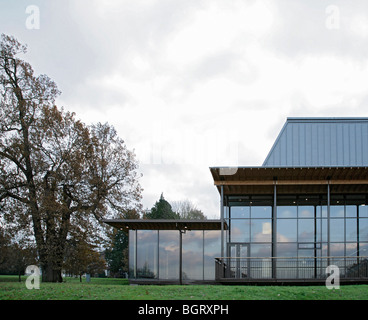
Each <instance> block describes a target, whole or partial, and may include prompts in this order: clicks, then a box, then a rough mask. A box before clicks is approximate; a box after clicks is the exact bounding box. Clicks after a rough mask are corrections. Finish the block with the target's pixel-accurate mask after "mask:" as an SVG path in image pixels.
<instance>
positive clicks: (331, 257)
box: [214, 256, 368, 260]
mask: <svg viewBox="0 0 368 320" xmlns="http://www.w3.org/2000/svg"><path fill="white" fill-rule="evenodd" d="M347 258H349V259H363V258H365V259H368V256H357V257H352V256H335V257H333V256H330V257H326V256H324V257H215V258H214V259H215V260H222V259H347Z"/></svg>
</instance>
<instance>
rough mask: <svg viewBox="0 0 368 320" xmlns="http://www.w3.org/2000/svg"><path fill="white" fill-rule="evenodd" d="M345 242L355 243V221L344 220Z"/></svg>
mask: <svg viewBox="0 0 368 320" xmlns="http://www.w3.org/2000/svg"><path fill="white" fill-rule="evenodd" d="M345 223H346V230H345V232H346V241H357V236H358V234H357V219H346V222H345Z"/></svg>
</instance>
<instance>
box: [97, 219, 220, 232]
mask: <svg viewBox="0 0 368 320" xmlns="http://www.w3.org/2000/svg"><path fill="white" fill-rule="evenodd" d="M104 222H105V223H107V224H109V225H110V226H113V227H115V228H118V229H124V230H127V229H128V230H129V229H131V230H221V221H220V220H181V219H179V220H176V219H146V220H142V219H111V220H104ZM224 229H225V230H226V229H227V225H226V223H224Z"/></svg>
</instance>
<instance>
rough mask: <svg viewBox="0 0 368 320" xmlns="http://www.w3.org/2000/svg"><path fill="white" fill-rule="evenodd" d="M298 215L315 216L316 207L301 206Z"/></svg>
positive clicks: (303, 216) (304, 216)
mask: <svg viewBox="0 0 368 320" xmlns="http://www.w3.org/2000/svg"><path fill="white" fill-rule="evenodd" d="M298 217H299V219H300V218H314V207H313V206H299V207H298Z"/></svg>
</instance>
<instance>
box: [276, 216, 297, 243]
mask: <svg viewBox="0 0 368 320" xmlns="http://www.w3.org/2000/svg"><path fill="white" fill-rule="evenodd" d="M297 221H298V220H297V219H277V241H278V242H296V241H297Z"/></svg>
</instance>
